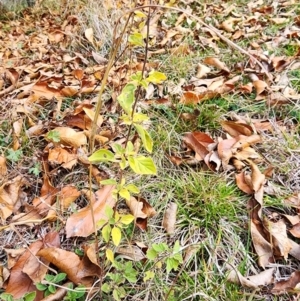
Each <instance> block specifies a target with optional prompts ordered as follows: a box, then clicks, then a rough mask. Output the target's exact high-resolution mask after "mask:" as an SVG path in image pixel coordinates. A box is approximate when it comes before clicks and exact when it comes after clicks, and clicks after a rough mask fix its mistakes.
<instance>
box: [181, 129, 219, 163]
mask: <svg viewBox="0 0 300 301" xmlns="http://www.w3.org/2000/svg"><path fill="white" fill-rule="evenodd" d="M183 142H184V143H185V144H186V145H187V146H188V147H189V148H190V149H192V150H193V151H194V152H195V153H196V154H198V155H199V156H200V158H201V160H204V158H205V156H206V155H207V154H208V153H209V151H208V149H207V147H208V145H209V144H211V143H214V140H213V139H212V138H211V137H209V136H208V135H206V134H205V133H202V132H190V133H186V134H185V135H184V136H183Z"/></svg>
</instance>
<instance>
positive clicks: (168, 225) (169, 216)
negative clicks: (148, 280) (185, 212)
mask: <svg viewBox="0 0 300 301" xmlns="http://www.w3.org/2000/svg"><path fill="white" fill-rule="evenodd" d="M177 207H178V206H177V204H176V203H174V202H171V203H169V204H168V205H167V209H166V211H165V214H164V217H163V221H162V226H163V228H164V229H165V230H166V231H167V233H168V234H174V233H175V223H176V214H177Z"/></svg>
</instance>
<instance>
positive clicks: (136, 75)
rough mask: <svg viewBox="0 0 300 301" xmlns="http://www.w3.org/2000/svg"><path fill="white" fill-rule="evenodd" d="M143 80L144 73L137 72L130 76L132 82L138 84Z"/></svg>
mask: <svg viewBox="0 0 300 301" xmlns="http://www.w3.org/2000/svg"><path fill="white" fill-rule="evenodd" d="M142 79H143V74H142V71H137V72H136V73H134V74H132V75H131V76H130V80H132V81H135V82H136V83H137V84H139V82H140V81H141V80H142Z"/></svg>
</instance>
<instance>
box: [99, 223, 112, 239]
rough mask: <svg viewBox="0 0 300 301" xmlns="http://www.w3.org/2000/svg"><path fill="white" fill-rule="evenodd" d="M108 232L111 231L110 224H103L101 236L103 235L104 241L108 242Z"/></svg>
mask: <svg viewBox="0 0 300 301" xmlns="http://www.w3.org/2000/svg"><path fill="white" fill-rule="evenodd" d="M110 232H111V227H110V225H109V224H108V225H105V226H104V227H103V228H102V231H101V233H102V236H103V239H104V240H105V241H106V242H109V238H110Z"/></svg>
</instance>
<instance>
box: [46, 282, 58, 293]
mask: <svg viewBox="0 0 300 301" xmlns="http://www.w3.org/2000/svg"><path fill="white" fill-rule="evenodd" d="M48 291H49V292H50V293H51V294H54V293H55V292H56V287H55V286H54V285H52V284H50V285H49V286H48Z"/></svg>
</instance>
